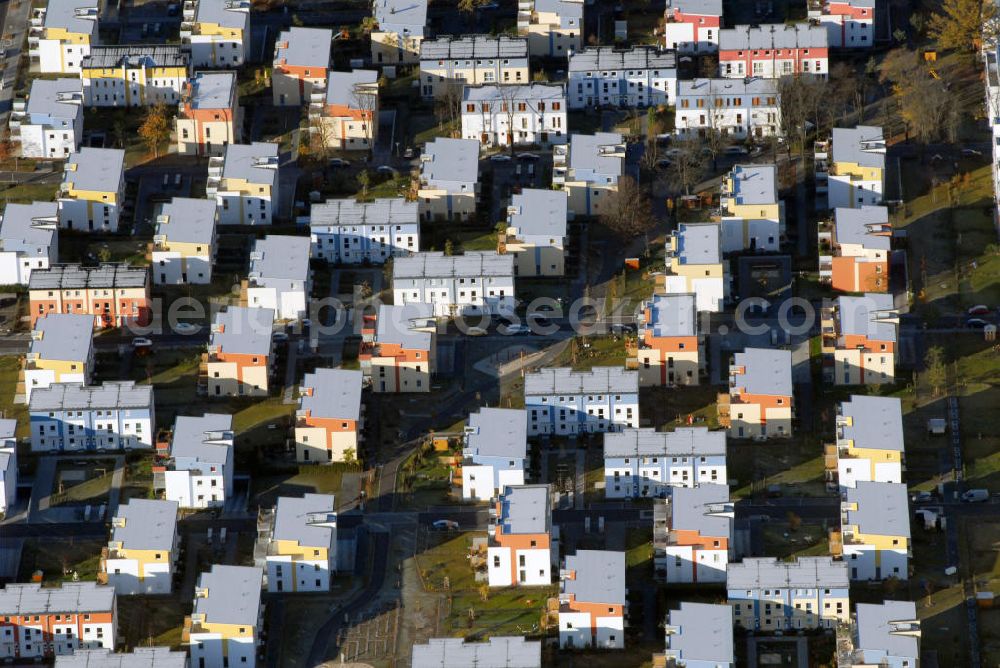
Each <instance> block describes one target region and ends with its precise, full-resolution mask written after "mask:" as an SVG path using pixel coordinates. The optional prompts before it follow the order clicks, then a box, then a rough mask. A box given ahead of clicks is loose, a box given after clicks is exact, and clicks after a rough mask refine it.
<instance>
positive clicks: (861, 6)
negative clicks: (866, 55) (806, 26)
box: [809, 0, 878, 49]
mask: <svg viewBox="0 0 1000 668" xmlns="http://www.w3.org/2000/svg"><path fill="white" fill-rule="evenodd" d="M877 9H878V3H877V2H876V0H812V1H811V2H810V3H809V20H810V21H815V22H817V23H819V25H821V26H824V27H825V28H826V34H827V37H828V39H829V41H830V47H831V48H834V49H870V48H871V47H873V46H874V45H875V12H876V10H877Z"/></svg>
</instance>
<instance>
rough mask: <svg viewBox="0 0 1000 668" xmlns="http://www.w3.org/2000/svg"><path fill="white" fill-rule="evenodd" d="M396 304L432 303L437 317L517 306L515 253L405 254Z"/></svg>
mask: <svg viewBox="0 0 1000 668" xmlns="http://www.w3.org/2000/svg"><path fill="white" fill-rule="evenodd" d="M392 292H393V303H395V304H411V303H413V302H418V303H425V304H432V305H433V307H434V315H435V316H446V317H454V316H461V315H486V314H495V313H512V312H513V311H514V304H515V298H514V256H513V255H499V254H497V253H495V252H493V251H468V252H466V253H464V254H462V255H445V254H444V253H438V252H421V253H414V254H413V255H410V256H408V257H399V258H396V260H395V261H394V262H393V265H392Z"/></svg>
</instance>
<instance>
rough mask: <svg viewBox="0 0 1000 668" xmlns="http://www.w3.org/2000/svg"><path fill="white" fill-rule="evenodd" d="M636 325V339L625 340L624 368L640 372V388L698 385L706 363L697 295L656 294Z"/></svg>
mask: <svg viewBox="0 0 1000 668" xmlns="http://www.w3.org/2000/svg"><path fill="white" fill-rule="evenodd" d="M637 324H638V331H637V336H636V339H635V340H634V341H626V351H627V352H628V359H627V360H626V362H625V366H626V368H630V369H631V368H635V369H638V371H639V386H640V387H674V386H677V385H698V384H699V376H700V374H701V372H702V369H703V368H704V365H705V360H704V359H703V358H702V354H701V349H702V336H701V335H700V334H699V333H698V311H697V298H696V297H695V295H692V294H686V295H685V294H669V295H664V294H654V295H653V296H652V298H651V299H649V301H647V302H646V303H644V304H643V305H642V310H641V311H640V312H639V314H638V316H637Z"/></svg>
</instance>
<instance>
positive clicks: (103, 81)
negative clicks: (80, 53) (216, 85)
mask: <svg viewBox="0 0 1000 668" xmlns="http://www.w3.org/2000/svg"><path fill="white" fill-rule="evenodd" d="M189 76H190V70H189V58H188V55H187V54H186V53H184V52H183V51H182V50H181V47H180V46H170V45H158V46H145V45H143V46H95V47H93V48H92V49H91V50H90V54H88V55H87V56H85V57H84V59H83V63H82V64H81V66H80V80H81V81H82V82H83V104H84V105H85V106H87V107H145V106H152V105H155V104H167V105H175V104H177V103H178V102H179V101H180V99H181V96H182V95H183V93H184V86H185V85H186V84H187V82H188V77H189Z"/></svg>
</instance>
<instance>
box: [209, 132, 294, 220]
mask: <svg viewBox="0 0 1000 668" xmlns="http://www.w3.org/2000/svg"><path fill="white" fill-rule="evenodd" d="M278 149H279V147H278V145H277V144H275V143H271V142H254V143H252V144H229V145H228V146H226V149H225V153H224V154H223V156H222V157H218V156H213V157H211V158H209V159H208V185H207V187H206V194H207V196H208V198H209V199H215V202H216V205H217V206H218V207H219V210H220V211H219V224H220V225H270V224H271V223H273V222H274V215H275V211H277V210H278V208H279V207H280V200H279V191H280V189H279V183H278V164H279V159H278Z"/></svg>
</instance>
